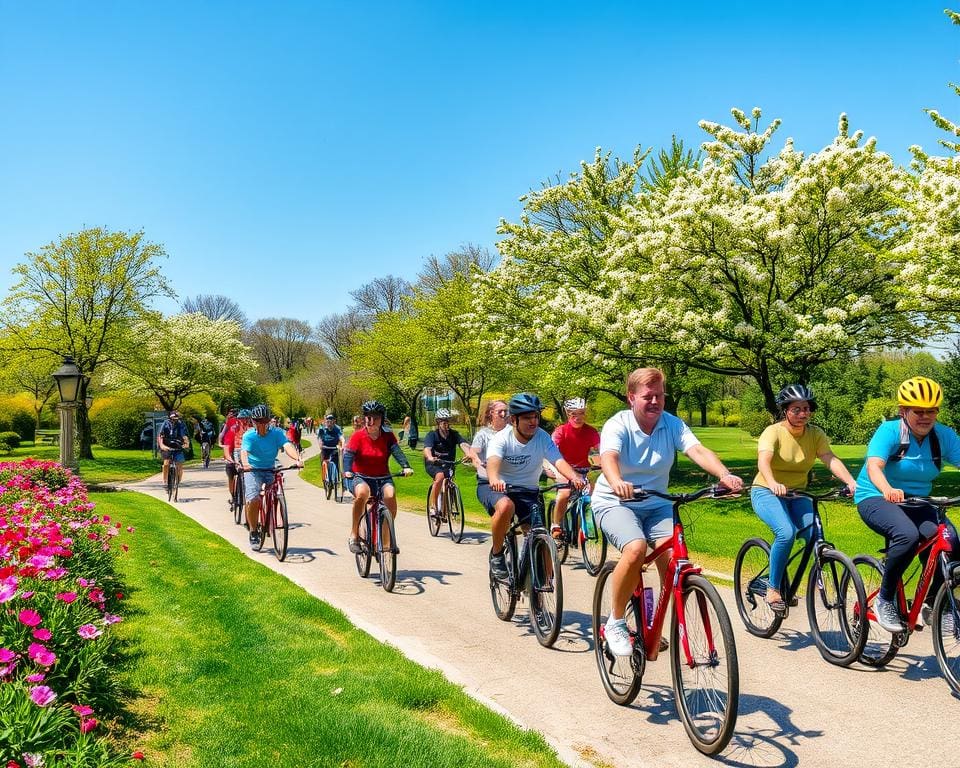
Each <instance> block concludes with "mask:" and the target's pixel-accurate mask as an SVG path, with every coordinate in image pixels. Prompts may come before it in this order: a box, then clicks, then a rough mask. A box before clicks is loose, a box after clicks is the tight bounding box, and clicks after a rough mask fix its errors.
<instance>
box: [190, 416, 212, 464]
mask: <svg viewBox="0 0 960 768" xmlns="http://www.w3.org/2000/svg"><path fill="white" fill-rule="evenodd" d="M216 431H217V430H216V428H215V427H214V426H213V422H212V421H210V419H208V418H207V417H206V416H204V417H203V418H202V419H201V420H200V421H198V422H197V425H196V427H195V428H194V435H195V436H196V438H197V440H198V441H199V442H200V450H201V451H202V455H204V456H206V455H208V453H209V451H210V447H211V446H212V445H213V437H214V432H216Z"/></svg>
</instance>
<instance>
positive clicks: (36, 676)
mask: <svg viewBox="0 0 960 768" xmlns="http://www.w3.org/2000/svg"><path fill="white" fill-rule="evenodd" d="M46 679H47V676H46V675H45V674H44V673H43V672H34V673H33V674H32V675H27V682H28V683H42V682H43V681H44V680H46Z"/></svg>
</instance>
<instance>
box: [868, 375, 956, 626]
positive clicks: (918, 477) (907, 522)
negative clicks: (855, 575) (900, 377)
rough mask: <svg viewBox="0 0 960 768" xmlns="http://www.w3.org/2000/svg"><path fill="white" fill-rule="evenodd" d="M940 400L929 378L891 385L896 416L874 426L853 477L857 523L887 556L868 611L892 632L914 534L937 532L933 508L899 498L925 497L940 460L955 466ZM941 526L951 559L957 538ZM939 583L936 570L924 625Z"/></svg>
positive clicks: (916, 539) (953, 445) (951, 438)
mask: <svg viewBox="0 0 960 768" xmlns="http://www.w3.org/2000/svg"><path fill="white" fill-rule="evenodd" d="M942 401H943V390H942V389H941V388H940V385H939V384H937V382H935V381H933V380H932V379H928V378H925V377H923V376H914V377H913V378H911V379H907V380H906V381H904V382H903V383H902V384H901V385H900V387H899V388H898V389H897V403H898V405H899V409H900V417H899V418H898V419H894V420H892V421H885V422H884V423H883V424H881V425H880V426H879V427H877V430H876V432H874V433H873V437H871V438H870V443H869V444H868V445H867V460H866V462H865V463H864V465H863V468H862V469H861V470H860V474H859V475H858V476H857V492H856V495H855V496H854V501H856V502H857V511H858V512H859V513H860V517H861V518H862V519H863V522H865V523H866V524H867V525H868V526H869V527H870V529H871V530H873V531H875V532H877V533H879V534H880V535H881V536H883V537H884V538H885V539H886V542H887V559H886V564H885V565H884V568H883V580H882V581H881V583H880V594H878V595H877V600H876V603H875V606H874V611H875V613H876V615H877V623H878V624H879V625H880V626H881V627H882V628H883V629H885V630H887V631H888V632H892V633H895V632H902V631H904V629H905V627H904V625H903V620H902V619H901V617H900V610H899V607H898V606H897V604H896V602H895V599H896V594H897V585H898V583H899V582H900V579H901V577H902V576H903V574H904V572H905V571H906V570H907V566H909V565H910V560H911V558H912V556H913V553H914V552H915V551H916V547H917V544H918V543H919V541H920V538H921V537H923V538H926V537H927V536H930V535H933V534H934V533H936V530H937V513H936V509H935V508H934V507H932V506H930V505H914V504H910V505H904V504H903V502H904V500H905V498H906V497H907V496H929V495H930V490H931V489H932V487H933V480H934V479H935V478H936V477H937V475H939V474H940V467H941V465H942V462H943V461H946V462H948V463H949V464H952V465H953V466H960V438H958V436H957V433H956V432H954V431H953V430H952V429H950V427H948V426H946V425H944V424H940V423H939V422H938V421H937V414H938V413H939V411H940V403H941V402H942ZM947 527H948V535H949V536H950V543H951V545H952V547H953V557H954V558H957V557H958V556H960V547H958V541H960V540H958V538H957V531H956V529H955V528H954V527H953V525H952V524H951V523H949V522H948V523H947ZM927 554H928V553H927V552H923V553H922V554H921V555H920V559H921V561H925V560H926V556H927ZM942 582H943V575H942V574H941V573H940V569H939V568H938V569H936V570H934V575H933V582H932V583H931V585H930V589H929V591H928V592H927V596H928V603H927V605H925V606H924V608H923V618H924V623H925V624H929V623H930V622H929V610H928V609H929V607H930V603H932V601H933V598H934V597H935V596H936V594H937V590H938V589H939V588H940V584H941V583H942Z"/></svg>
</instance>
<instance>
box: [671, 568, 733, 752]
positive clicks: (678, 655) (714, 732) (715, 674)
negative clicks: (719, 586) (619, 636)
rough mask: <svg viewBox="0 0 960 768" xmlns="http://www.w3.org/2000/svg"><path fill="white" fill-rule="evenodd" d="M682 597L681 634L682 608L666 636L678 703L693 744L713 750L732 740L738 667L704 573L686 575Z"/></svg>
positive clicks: (723, 612) (729, 628)
mask: <svg viewBox="0 0 960 768" xmlns="http://www.w3.org/2000/svg"><path fill="white" fill-rule="evenodd" d="M682 599H683V610H682V616H683V620H682V623H683V627H682V630H683V632H682V634H683V637H681V626H680V625H681V622H680V621H678V620H677V616H678V615H679V614H680V612H675V613H674V616H673V627H672V631H671V640H670V672H671V676H672V677H673V690H674V692H675V694H676V697H677V709H678V710H679V711H680V719H681V720H683V727H684V728H685V729H686V731H687V736H689V737H690V741H692V742H693V746H695V747H696V748H697V750H699V751H700V752H702V753H703V754H705V755H715V754H717V753H718V752H720V751H722V750H723V749H724V748H725V747H726V746H727V744H728V743H729V742H730V737H731V736H732V735H733V729H734V727H735V726H736V724H737V707H738V705H739V701H740V667H739V664H738V662H737V646H736V643H735V642H734V639H733V625H732V624H731V623H730V616H729V615H728V614H727V609H726V608H725V607H724V605H723V601H722V600H721V599H720V595H719V594H718V593H717V590H716V587H714V586H713V584H711V583H710V582H709V581H707V579H705V578H704V577H703V576H700V575H698V574H690V575H688V576H686V577H685V578H684V580H683V598H682ZM686 645H688V647H689V650H690V661H689V662H688V660H687V655H686V652H685V649H684V646H686Z"/></svg>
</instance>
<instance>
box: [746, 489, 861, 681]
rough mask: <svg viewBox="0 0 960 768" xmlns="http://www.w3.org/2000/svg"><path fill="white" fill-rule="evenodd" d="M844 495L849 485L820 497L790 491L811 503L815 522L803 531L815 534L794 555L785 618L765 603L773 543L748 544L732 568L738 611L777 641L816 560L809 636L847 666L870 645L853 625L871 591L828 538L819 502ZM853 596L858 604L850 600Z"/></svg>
mask: <svg viewBox="0 0 960 768" xmlns="http://www.w3.org/2000/svg"><path fill="white" fill-rule="evenodd" d="M841 496H842V497H849V496H850V492H849V490H848V489H847V488H846V487H843V488H837V489H834V490H831V491H828V492H826V493H821V494H814V493H808V492H807V491H801V490H791V491H789V492H788V493H787V495H786V496H785V497H784V498H799V497H804V498H807V499H810V500H811V502H812V503H813V522H812V523H811V524H810V525H808V526H806V527H804V528H802V529H801V531H799V532H798V533H801V532H803V531H810V533H811V535H810V536H809V537H808V540H807V541H806V542H805V544H804V546H803V547H801V548H800V549H797V550H796V551H795V552H794V553H793V554H792V555H791V556H790V559H789V560H788V561H787V567H786V569H785V570H784V575H783V582H782V583H781V584H780V585H779V586H780V593H781V594H782V595H783V601H784V603H786V605H787V609H786V612H785V613H784V615H783V616H778V615H777V614H775V613H774V612H773V610H772V609H771V608H770V605H769V604H768V603H767V600H766V595H767V589H768V587H769V584H770V579H769V577H770V544H768V543H767V541H766V540H764V539H761V538H753V539H748V540H747V541H745V542H744V543H743V546H741V547H740V551H739V552H738V553H737V559H736V562H735V563H734V566H733V584H734V594H735V596H736V601H737V611H738V612H739V613H740V618H741V619H743V623H744V626H746V628H747V631H748V632H749V633H750V634H752V635H756V636H757V637H764V638H767V637H772V636H773V635H774V634H775V633H776V632H777V630H778V629H780V625H781V624H783V622H784V620H785V619H786V617H787V614H789V611H790V606H794V605H797V604H798V603H799V601H798V597H797V596H798V595H799V593H800V584H801V582H802V580H803V576H804V572H805V571H806V569H807V565H808V564H809V563H811V561H812V563H813V565H812V566H811V568H810V571H809V574H808V579H807V590H806V604H807V618H808V619H809V621H810V632H811V634H812V635H813V641H814V643H816V646H817V649H818V650H819V651H820V655H821V656H823V658H824V659H825V660H826V661H828V662H830V663H831V664H836V665H837V666H839V667H846V666H849V665H850V664H852V663H853V662H854V661H856V660H857V659H858V658H859V657H860V654H861V653H862V652H863V647H864V644H865V643H866V636H865V635H863V633H860V632H854V631H851V627H852V626H853V624H854V617H853V615H852V613H851V611H852V610H853V609H854V606H858V605H863V602H864V600H865V599H866V593H865V592H864V586H863V581H862V579H861V578H860V576H859V574H858V573H857V570H856V568H855V566H854V564H853V561H852V560H851V559H850V558H849V557H848V556H847V555H845V554H844V553H843V552H841V551H839V550H838V549H837V548H836V547H834V545H833V544H831V543H830V542H828V541H826V540H825V539H824V528H823V520H822V519H821V517H820V502H821V501H825V500H826V499H832V498H837V497H841ZM797 558H800V561H799V564H797V566H796V571H795V572H794V575H793V578H790V576H789V574H790V566H791V564H793V563H794V562H795V561H796V560H797ZM847 580H849V584H848V582H847ZM851 584H852V587H853V590H854V592H855V594H852V595H851V593H850V591H849V590H850V585H851ZM848 596H850V597H853V598H855V601H850V602H848V600H847V598H848Z"/></svg>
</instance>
